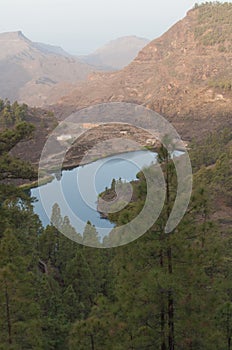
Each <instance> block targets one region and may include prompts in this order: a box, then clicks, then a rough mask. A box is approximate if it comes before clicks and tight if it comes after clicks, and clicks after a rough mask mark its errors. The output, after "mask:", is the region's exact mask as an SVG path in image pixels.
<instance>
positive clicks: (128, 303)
mask: <svg viewBox="0 0 232 350" xmlns="http://www.w3.org/2000/svg"><path fill="white" fill-rule="evenodd" d="M31 132H33V128H32V127H31V126H30V125H28V124H26V123H25V122H20V123H16V125H15V126H14V127H13V128H11V129H5V130H4V131H2V132H1V134H0V163H1V169H4V171H1V179H2V180H4V179H5V180H6V179H10V178H15V177H20V178H24V177H25V178H33V177H34V173H33V169H32V168H31V167H30V165H29V164H25V163H24V162H23V161H20V163H19V160H15V159H14V158H12V159H11V161H10V162H8V157H9V151H10V150H11V148H12V147H13V146H14V145H15V143H16V142H18V141H19V140H23V139H25V138H28V137H30V135H31ZM231 142H232V141H231V133H230V131H229V130H226V129H225V130H221V131H218V133H217V134H212V135H210V136H209V137H208V138H207V139H205V140H202V142H201V143H199V142H198V143H193V144H192V145H191V149H192V150H191V159H192V164H193V169H194V191H193V194H192V199H191V203H190V205H189V208H188V211H187V213H186V215H185V217H184V219H183V220H182V222H181V223H180V224H179V226H178V227H177V228H176V229H175V231H173V232H172V233H171V234H169V235H167V234H165V231H164V227H165V223H166V220H167V216H168V213H169V211H170V209H171V207H172V205H173V200H174V198H175V193H176V176H175V171H174V168H173V164H172V160H171V159H170V157H169V156H168V153H167V151H166V150H165V149H162V148H161V150H160V153H159V161H160V164H161V166H162V168H163V173H164V174H165V179H166V181H168V182H169V196H167V197H166V201H165V206H164V208H163V211H162V213H161V215H160V217H159V220H158V221H157V222H156V224H154V226H153V227H152V228H151V229H150V230H149V232H147V233H146V234H145V235H144V236H143V237H141V238H140V239H138V240H136V241H134V242H133V243H131V244H129V245H126V246H123V247H118V248H114V249H97V248H95V249H94V248H89V247H86V246H83V245H78V244H76V243H74V242H73V241H71V240H69V239H68V238H66V237H65V236H63V235H61V234H60V233H59V231H58V230H57V229H56V227H55V226H54V225H49V226H47V227H46V228H43V227H42V225H41V222H40V220H39V218H38V217H37V216H36V215H35V214H34V213H33V207H32V202H31V201H32V199H31V198H30V197H28V195H27V193H26V192H25V191H23V190H22V189H20V188H17V187H14V186H12V185H9V184H8V185H6V184H4V183H1V184H0V221H1V229H0V256H1V258H0V349H2V350H20V349H22V350H24V349H34V350H48V349H49V350H50V349H51V350H52V349H56V350H59V349H60V350H66V349H67V350H76V349H78V350H88V349H89V350H107V349H109V350H120V349H123V350H124V349H134V350H145V349H157V350H159V349H160V350H165V349H178V350H186V349H189V350H190V349H191V350H199V349H202V350H203V349H204V350H207V349H209V350H225V349H228V350H229V349H231V337H232V280H231V276H232V265H231V261H232V253H231V246H232V241H231V233H232V225H231V224H232V222H231V210H232V170H231V154H232V153H231V152H232V148H231V147H232V145H231ZM212 149H213V150H214V151H212ZM14 161H15V162H16V163H15V164H16V166H15V164H14V166H13V167H12V166H11V164H12V162H14ZM16 169H17V172H16ZM112 190H113V189H112ZM134 191H135V193H136V197H134V198H136V200H134V201H132V202H131V203H130V204H129V205H128V207H126V208H125V209H123V210H122V211H121V212H119V213H117V215H112V217H111V220H112V221H114V222H115V223H116V224H117V225H120V224H125V223H126V222H129V221H130V220H131V218H132V217H133V216H135V215H136V214H137V213H138V212H139V211H140V210H141V208H142V207H143V204H144V200H145V198H146V183H145V180H144V178H143V175H142V173H139V174H138V182H136V185H134ZM52 216H53V217H52V221H53V223H57V225H60V226H62V227H63V228H64V229H65V230H66V231H69V232H70V234H75V232H74V229H73V227H72V226H71V225H70V222H69V219H68V218H67V217H64V218H63V217H62V216H61V214H60V210H59V207H58V206H54V208H53V214H52ZM89 237H91V239H93V237H95V238H96V239H97V232H96V230H95V228H94V227H93V226H92V227H90V228H88V229H86V230H85V231H84V234H83V240H86V239H88V238H89Z"/></svg>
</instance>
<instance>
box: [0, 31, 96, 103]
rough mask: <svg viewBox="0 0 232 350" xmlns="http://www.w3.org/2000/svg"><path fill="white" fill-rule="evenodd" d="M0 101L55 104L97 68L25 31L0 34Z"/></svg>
mask: <svg viewBox="0 0 232 350" xmlns="http://www.w3.org/2000/svg"><path fill="white" fill-rule="evenodd" d="M0 46H1V51H0V98H9V99H10V100H12V101H13V100H16V99H17V100H19V101H23V102H26V103H28V104H30V105H36V106H42V105H44V104H46V103H49V102H50V103H51V102H54V101H56V100H57V99H58V98H59V97H61V96H62V95H64V94H66V93H67V91H69V90H68V89H70V88H71V86H72V85H74V84H75V86H76V85H77V83H78V82H80V81H81V80H84V79H86V77H87V75H88V74H89V73H90V72H92V71H93V70H94V69H95V68H93V67H91V66H89V65H88V64H86V63H83V62H81V61H80V60H78V59H77V58H73V57H71V56H68V54H65V52H64V51H62V49H60V48H57V47H53V46H50V45H44V44H41V43H33V42H32V41H30V40H29V39H27V38H26V37H25V36H24V35H23V34H22V32H20V31H19V32H11V33H3V34H0Z"/></svg>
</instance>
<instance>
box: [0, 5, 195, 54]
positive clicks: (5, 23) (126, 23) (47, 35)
mask: <svg viewBox="0 0 232 350" xmlns="http://www.w3.org/2000/svg"><path fill="white" fill-rule="evenodd" d="M196 2H201V1H196V0H195V1H194V0H181V1H180V0H177V1H173V0H161V1H160V0H159V1H157V0H1V7H0V9H1V11H0V32H9V31H16V30H21V31H22V32H23V33H24V35H25V36H26V37H28V38H29V39H30V40H32V41H37V42H43V43H47V44H52V45H57V46H61V47H62V48H63V49H65V50H66V51H68V52H70V53H73V54H88V53H90V52H93V51H94V50H95V49H97V48H98V47H101V46H102V45H104V44H105V43H107V42H108V41H110V40H113V39H116V38H118V37H121V36H126V35H136V36H139V37H145V38H148V39H150V40H152V39H155V38H157V37H158V36H160V35H161V34H163V33H164V32H165V31H166V30H168V29H169V28H170V27H171V26H172V25H173V24H174V23H175V22H177V21H178V20H180V19H181V18H183V17H184V16H185V14H186V12H187V11H188V10H189V9H190V8H192V7H193V6H194V4H195V3H196Z"/></svg>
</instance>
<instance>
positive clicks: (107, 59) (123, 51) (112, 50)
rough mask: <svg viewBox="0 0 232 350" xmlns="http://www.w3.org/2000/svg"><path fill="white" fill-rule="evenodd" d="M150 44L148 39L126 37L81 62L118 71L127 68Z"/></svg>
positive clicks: (100, 49)
mask: <svg viewBox="0 0 232 350" xmlns="http://www.w3.org/2000/svg"><path fill="white" fill-rule="evenodd" d="M148 43H149V40H148V39H145V38H139V37H137V36H125V37H121V38H118V39H116V40H112V41H110V42H109V43H107V44H106V45H104V46H103V47H101V48H99V49H97V50H96V51H95V52H94V53H92V54H90V55H87V56H80V57H79V58H80V59H81V60H84V61H85V62H86V63H88V64H91V65H93V66H97V67H101V68H103V69H107V70H118V69H122V68H124V67H125V66H127V65H128V64H129V63H131V61H132V60H133V59H134V58H135V57H136V56H137V54H138V52H139V51H140V50H142V48H144V47H145V46H146V45H147V44H148Z"/></svg>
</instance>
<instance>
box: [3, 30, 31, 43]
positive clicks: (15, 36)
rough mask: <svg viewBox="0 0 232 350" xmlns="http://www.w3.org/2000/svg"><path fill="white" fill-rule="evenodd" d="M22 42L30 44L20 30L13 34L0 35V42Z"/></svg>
mask: <svg viewBox="0 0 232 350" xmlns="http://www.w3.org/2000/svg"><path fill="white" fill-rule="evenodd" d="M1 39H4V40H9V41H11V40H24V41H27V42H30V40H29V39H28V38H27V37H26V36H25V35H24V34H23V32H22V31H21V30H17V31H15V32H4V33H0V40H1Z"/></svg>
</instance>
